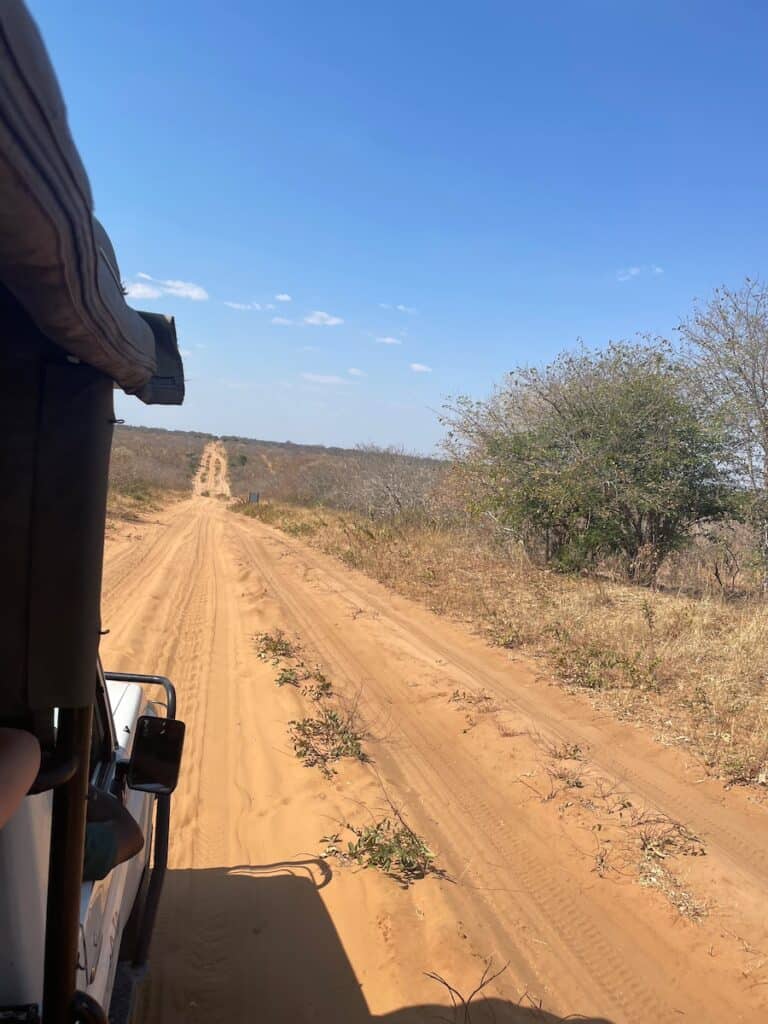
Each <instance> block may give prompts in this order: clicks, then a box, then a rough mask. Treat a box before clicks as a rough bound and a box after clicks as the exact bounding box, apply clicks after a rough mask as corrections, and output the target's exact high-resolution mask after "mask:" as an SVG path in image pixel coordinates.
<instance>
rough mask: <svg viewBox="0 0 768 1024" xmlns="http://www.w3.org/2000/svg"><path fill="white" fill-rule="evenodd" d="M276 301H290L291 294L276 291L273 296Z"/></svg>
mask: <svg viewBox="0 0 768 1024" xmlns="http://www.w3.org/2000/svg"><path fill="white" fill-rule="evenodd" d="M275 300H276V301H277V302H291V301H292V300H291V296H290V295H288V293H287V292H278V294H277V295H276V296H275Z"/></svg>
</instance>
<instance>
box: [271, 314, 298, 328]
mask: <svg viewBox="0 0 768 1024" xmlns="http://www.w3.org/2000/svg"><path fill="white" fill-rule="evenodd" d="M272 323H273V324H277V325H278V327H288V326H290V324H292V323H293V320H289V319H288V318H287V317H284V316H273V317H272Z"/></svg>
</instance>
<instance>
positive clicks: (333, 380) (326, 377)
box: [301, 373, 343, 384]
mask: <svg viewBox="0 0 768 1024" xmlns="http://www.w3.org/2000/svg"><path fill="white" fill-rule="evenodd" d="M301 376H302V377H303V378H304V380H309V381H311V382H312V383H313V384H341V383H342V382H343V377H337V376H336V375H335V374H332V373H302V375H301Z"/></svg>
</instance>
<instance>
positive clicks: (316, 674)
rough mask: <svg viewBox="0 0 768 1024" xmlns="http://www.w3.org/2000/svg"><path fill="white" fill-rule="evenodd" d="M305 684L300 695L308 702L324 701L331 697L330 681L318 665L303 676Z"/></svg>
mask: <svg viewBox="0 0 768 1024" xmlns="http://www.w3.org/2000/svg"><path fill="white" fill-rule="evenodd" d="M304 678H305V680H306V682H305V684H304V686H302V688H301V692H302V695H303V696H304V697H309V699H310V700H313V701H320V700H326V699H327V698H329V697H331V696H332V695H333V685H332V684H331V681H330V679H328V677H327V676H326V675H325V674H324V673H323V672H322V671H321V669H320V667H319V665H318V666H315V668H313V669H310V670H308V671H307V672H306V674H305V676H304Z"/></svg>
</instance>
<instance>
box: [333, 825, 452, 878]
mask: <svg viewBox="0 0 768 1024" xmlns="http://www.w3.org/2000/svg"><path fill="white" fill-rule="evenodd" d="M345 837H346V841H345ZM321 842H322V843H324V844H325V849H324V850H323V856H324V857H335V858H337V859H338V860H340V861H341V862H342V863H345V864H357V865H359V866H360V867H363V868H376V869H377V870H379V871H383V872H384V874H386V875H389V876H390V877H391V878H394V879H395V880H396V881H398V882H399V883H400V884H401V885H402V886H404V887H406V888H407V887H408V886H409V885H411V884H412V883H413V882H415V881H417V880H418V879H420V878H426V876H427V875H428V874H441V872H439V871H437V869H436V868H435V864H434V861H435V855H434V854H433V853H432V851H431V850H430V849H429V847H428V846H427V844H426V843H425V842H424V840H423V839H422V837H421V836H420V835H417V833H416V832H414V831H413V829H412V828H411V827H410V825H408V824H407V822H406V821H405V819H404V818H403V817H402V815H400V814H398V813H397V812H393V814H392V816H387V817H384V818H379V819H378V820H375V821H373V822H372V823H371V824H370V825H362V826H360V825H351V824H350V823H349V822H346V823H345V824H344V826H343V828H342V829H341V831H339V832H333V833H332V834H331V835H328V836H323V838H322V839H321Z"/></svg>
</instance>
